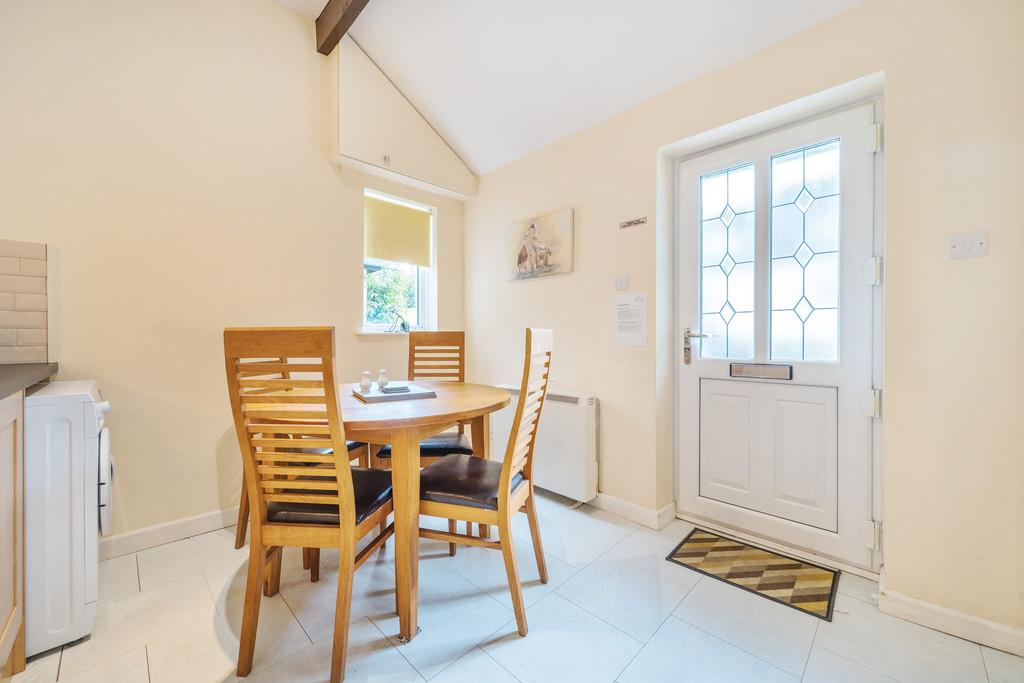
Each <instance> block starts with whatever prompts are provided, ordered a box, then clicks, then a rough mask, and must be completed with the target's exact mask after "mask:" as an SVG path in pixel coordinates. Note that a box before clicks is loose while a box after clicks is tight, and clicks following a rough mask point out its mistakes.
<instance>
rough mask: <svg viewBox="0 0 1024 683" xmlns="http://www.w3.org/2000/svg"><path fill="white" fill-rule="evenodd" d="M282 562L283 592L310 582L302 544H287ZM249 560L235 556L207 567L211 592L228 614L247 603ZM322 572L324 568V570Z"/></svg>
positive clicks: (246, 557) (218, 604) (221, 611)
mask: <svg viewBox="0 0 1024 683" xmlns="http://www.w3.org/2000/svg"><path fill="white" fill-rule="evenodd" d="M283 552H284V555H283V559H282V562H281V592H282V593H284V591H285V589H286V588H288V587H290V586H292V585H296V584H299V583H308V582H309V570H306V569H303V568H302V551H301V549H300V548H285V549H284V551H283ZM248 571H249V561H248V555H246V556H245V557H240V556H236V557H234V558H232V559H230V560H228V561H226V562H222V563H221V564H217V565H214V566H212V567H207V568H206V569H204V570H203V576H204V577H205V578H206V583H207V585H208V586H209V587H210V593H211V594H212V595H213V597H214V600H216V602H217V611H218V612H220V613H221V614H227V613H228V612H231V611H233V610H236V609H240V608H241V607H242V605H243V604H244V603H245V583H246V581H247V580H248ZM320 574H321V576H323V575H324V572H323V571H321V573H320ZM314 640H315V639H314Z"/></svg>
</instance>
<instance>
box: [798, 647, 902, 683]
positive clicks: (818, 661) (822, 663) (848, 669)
mask: <svg viewBox="0 0 1024 683" xmlns="http://www.w3.org/2000/svg"><path fill="white" fill-rule="evenodd" d="M803 681H804V683H896V682H895V680H894V679H892V678H889V677H888V676H886V675H884V674H880V673H878V672H877V671H872V670H871V669H868V668H865V667H863V666H861V665H860V664H857V663H856V662H851V661H850V660H849V659H846V658H845V657H840V656H839V655H837V654H834V653H832V652H829V651H828V650H823V649H821V648H820V647H815V648H812V649H811V657H810V659H808V660H807V669H806V670H805V671H804V678H803Z"/></svg>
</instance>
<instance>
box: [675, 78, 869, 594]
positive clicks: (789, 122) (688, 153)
mask: <svg viewBox="0 0 1024 683" xmlns="http://www.w3.org/2000/svg"><path fill="white" fill-rule="evenodd" d="M882 83H883V79H882V76H881V75H880V74H879V75H875V76H870V77H866V78H863V79H860V80H858V81H855V82H853V83H850V84H847V85H845V86H839V87H837V88H833V89H832V90H830V91H827V92H825V93H819V94H817V95H812V96H810V97H808V98H804V99H803V100H800V101H797V102H793V103H790V104H787V105H783V106H782V107H778V108H776V109H773V110H771V111H768V112H764V113H762V114H758V115H755V116H752V117H749V118H748V119H744V120H742V121H739V122H735V123H732V124H728V125H726V126H723V127H721V128H718V129H715V130H712V131H708V132H706V133H702V134H700V135H697V136H694V137H692V138H688V139H686V140H683V141H681V142H679V143H676V144H675V145H671V146H669V147H667V148H665V149H664V150H662V159H663V160H664V161H665V162H667V165H668V167H669V168H671V172H669V173H665V174H663V175H662V179H663V183H664V184H663V186H662V188H661V189H662V191H663V192H665V193H666V196H667V197H670V198H671V200H670V208H671V217H670V223H671V235H672V242H673V246H672V275H673V277H672V280H673V282H672V286H671V297H672V302H671V311H672V317H673V332H672V339H673V347H672V353H673V356H672V362H673V363H674V366H673V369H672V373H673V407H672V408H673V410H672V415H673V417H672V426H673V432H674V434H675V436H674V437H673V439H672V455H673V463H672V464H673V472H674V485H673V497H674V499H675V500H676V513H677V514H676V516H677V517H680V518H682V519H687V520H688V521H692V522H700V523H703V524H705V525H706V526H709V527H711V528H714V527H716V526H717V527H718V528H720V529H721V530H724V531H731V532H733V534H734V535H736V536H738V537H745V538H748V539H752V540H756V541H760V542H761V543H762V544H764V545H766V546H770V547H775V548H779V549H782V550H791V551H792V552H793V553H794V554H795V555H797V556H804V557H807V558H809V559H813V560H817V561H819V562H823V563H825V564H829V565H832V566H837V567H840V568H843V569H848V570H852V571H855V572H857V573H861V574H866V575H873V574H874V573H876V572H877V571H878V570H879V568H880V566H881V563H882V551H881V546H880V545H879V548H878V549H877V550H876V552H874V553H873V555H872V558H873V559H872V562H871V566H870V568H866V567H854V566H850V565H848V564H846V563H844V562H842V561H840V560H836V559H835V558H828V557H826V556H821V555H818V554H816V553H815V552H814V551H813V550H807V549H800V548H787V547H786V546H785V545H783V544H780V543H778V542H777V541H775V540H774V539H771V538H759V537H756V536H754V535H752V534H750V533H746V532H744V531H742V530H736V529H729V528H727V527H724V526H722V525H716V524H715V523H714V522H713V521H712V520H706V519H701V518H698V517H695V516H693V515H692V513H690V514H686V513H682V512H680V511H679V506H678V503H679V500H678V496H679V491H680V490H681V489H680V483H681V482H680V478H681V476H682V472H681V470H682V468H681V467H680V462H681V461H680V455H681V448H680V443H681V438H680V431H681V427H680V425H679V403H680V401H679V396H680V382H681V379H680V373H681V363H680V359H681V357H682V338H681V323H680V321H679V320H678V313H677V311H678V303H679V302H678V300H677V299H678V283H679V281H680V280H679V278H680V268H681V264H680V263H679V251H680V250H679V245H678V244H677V243H676V241H677V235H678V222H677V221H678V211H679V208H678V206H677V202H676V188H677V182H678V177H677V169H678V168H679V166H680V163H681V162H684V161H686V160H687V159H690V158H694V157H698V156H703V155H706V154H708V153H709V152H712V151H714V150H716V149H719V148H722V147H726V146H730V145H734V144H736V143H739V142H742V141H744V140H746V139H749V138H753V137H760V136H762V135H765V134H767V133H770V132H773V131H775V130H779V129H783V128H788V127H790V126H794V125H798V124H801V123H804V122H807V121H810V120H813V119H816V118H819V117H822V116H826V115H829V114H832V113H835V112H837V111H840V110H843V109H847V108H850V107H852V106H855V105H857V104H861V103H865V102H871V103H873V104H874V108H875V121H876V122H879V123H880V122H882V121H883V113H884V112H883V101H882V94H881V90H882ZM882 171H883V158H882V154H881V153H878V154H875V159H874V183H875V187H874V214H875V221H874V233H875V234H874V250H875V251H874V254H875V256H878V257H881V256H882V255H883V249H884V222H883V209H882V207H883V201H882V199H883V197H882V188H883V175H882ZM883 301H884V297H883V291H882V284H880V285H879V286H878V287H875V288H874V294H873V330H872V332H873V335H872V336H873V354H872V356H873V367H872V377H873V382H874V384H873V385H874V387H875V388H877V389H881V388H882V376H883V361H884V357H883V350H884V347H883V339H884V337H883V330H882V323H883V320H884V311H883ZM872 422H873V424H872V475H871V476H872V481H871V489H872V490H871V496H872V504H871V513H872V514H871V516H872V519H873V520H875V521H876V522H877V523H879V524H880V523H881V520H882V512H883V509H882V475H881V464H882V451H881V447H882V440H881V433H882V430H881V419H876V420H873V421H872Z"/></svg>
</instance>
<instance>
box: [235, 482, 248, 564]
mask: <svg viewBox="0 0 1024 683" xmlns="http://www.w3.org/2000/svg"><path fill="white" fill-rule="evenodd" d="M248 525H249V496H247V495H246V493H245V474H243V475H242V495H240V496H239V497H238V522H236V523H235V550H238V549H240V548H242V547H243V546H244V545H245V531H246V527H247V526H248Z"/></svg>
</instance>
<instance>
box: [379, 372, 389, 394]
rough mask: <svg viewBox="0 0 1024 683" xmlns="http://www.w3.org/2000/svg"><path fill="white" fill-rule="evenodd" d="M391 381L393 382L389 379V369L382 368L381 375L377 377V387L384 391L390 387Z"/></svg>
mask: <svg viewBox="0 0 1024 683" xmlns="http://www.w3.org/2000/svg"><path fill="white" fill-rule="evenodd" d="M390 381H391V380H390V379H388V370H387V368H381V369H380V374H378V375H377V386H379V387H380V388H381V389H382V390H383V389H384V387H386V386H387V385H388V382H390Z"/></svg>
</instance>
